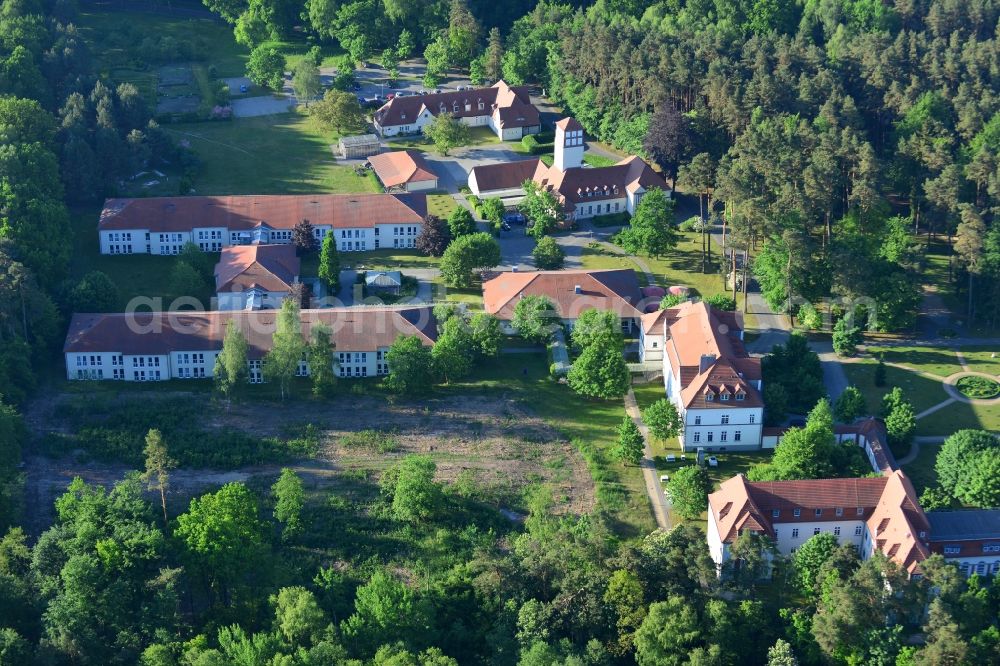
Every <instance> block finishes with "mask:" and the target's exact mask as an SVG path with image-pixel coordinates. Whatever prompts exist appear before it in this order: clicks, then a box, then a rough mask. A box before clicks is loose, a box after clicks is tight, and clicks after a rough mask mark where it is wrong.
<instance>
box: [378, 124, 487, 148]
mask: <svg viewBox="0 0 1000 666" xmlns="http://www.w3.org/2000/svg"><path fill="white" fill-rule="evenodd" d="M469 130H470V132H469V143H467V144H466V145H467V146H485V145H488V144H491V143H500V138H499V137H497V135H496V134H494V133H493V132H492V131H491V130H490V128H488V127H470V128H469ZM387 145H388V146H389V148H393V149H397V150H402V149H406V148H409V149H411V150H422V151H424V152H426V153H435V154H437V148H435V147H434V143H433V142H431V141H430V140H429V139H428V138H427V137H426V136H424V135H423V134H417V135H415V136H411V137H399V138H394V139H393V140H392V141H389V142H388V143H387Z"/></svg>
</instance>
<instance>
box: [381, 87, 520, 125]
mask: <svg viewBox="0 0 1000 666" xmlns="http://www.w3.org/2000/svg"><path fill="white" fill-rule="evenodd" d="M480 102H481V103H482V104H483V108H482V109H480V108H479V104H480ZM442 104H443V105H444V111H445V112H446V113H450V114H452V115H453V116H455V117H456V118H467V117H476V116H490V115H493V116H494V117H495V118H496V119H497V121H498V123H499V124H500V126H501V127H533V126H535V125H538V124H540V120H539V117H538V109H536V108H535V107H534V105H533V104H532V103H531V99H530V97H529V95H528V88H527V86H514V87H511V86H508V85H507V84H506V83H505V82H503V81H497V82H496V83H495V84H493V85H492V86H490V87H489V88H474V89H472V90H457V91H448V92H442V93H429V94H427V95H407V96H406V97H393V98H392V99H390V100H389V101H388V102H386V103H385V104H383V105H382V107H381V108H379V109H378V111H376V112H375V115H374V119H375V122H376V123H377V124H378V125H379V126H380V127H391V126H395V125H408V124H412V123H413V122H414V121H415V120H416V119H417V117H418V116H419V115H420V114H421V113H423V112H424V111H425V110H426V111H429V112H430V113H431V115H434V116H436V115H437V114H438V113H440V112H441V105H442ZM456 104H457V106H456Z"/></svg>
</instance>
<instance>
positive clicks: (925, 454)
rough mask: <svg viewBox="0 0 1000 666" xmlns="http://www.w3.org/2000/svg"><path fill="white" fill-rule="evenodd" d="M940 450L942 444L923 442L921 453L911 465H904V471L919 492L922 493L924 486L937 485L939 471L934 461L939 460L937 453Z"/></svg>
mask: <svg viewBox="0 0 1000 666" xmlns="http://www.w3.org/2000/svg"><path fill="white" fill-rule="evenodd" d="M940 450H941V445H940V444H921V445H920V455H918V456H917V457H916V459H914V461H913V462H911V463H910V464H909V465H903V471H904V472H905V473H906V475H907V476H908V477H910V481H912V482H913V487H914V488H916V490H917V493H918V494H919V493H922V492H923V491H924V488H927V487H928V486H936V485H937V472H935V471H934V462H935V461H936V460H937V454H938V451H940Z"/></svg>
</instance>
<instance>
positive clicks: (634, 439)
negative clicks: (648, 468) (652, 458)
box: [614, 416, 645, 465]
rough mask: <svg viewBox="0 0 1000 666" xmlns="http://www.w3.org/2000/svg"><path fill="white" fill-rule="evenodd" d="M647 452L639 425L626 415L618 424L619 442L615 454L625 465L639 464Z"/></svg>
mask: <svg viewBox="0 0 1000 666" xmlns="http://www.w3.org/2000/svg"><path fill="white" fill-rule="evenodd" d="M644 453H645V442H644V440H643V439H642V433H641V432H639V426H637V425H636V424H635V422H634V421H633V420H632V418H631V417H629V416H625V417H624V418H623V419H622V422H621V423H620V424H619V425H618V444H617V446H615V449H614V456H615V458H617V459H618V460H621V461H622V464H625V465H629V464H631V465H638V464H639V463H640V462H642V456H643V454H644Z"/></svg>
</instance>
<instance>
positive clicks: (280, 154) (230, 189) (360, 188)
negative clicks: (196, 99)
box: [164, 113, 382, 194]
mask: <svg viewBox="0 0 1000 666" xmlns="http://www.w3.org/2000/svg"><path fill="white" fill-rule="evenodd" d="M164 129H166V130H167V131H168V132H169V133H170V134H171V135H172V136H173V137H174V138H176V139H177V140H178V141H180V140H186V141H188V142H190V145H191V147H192V149H193V150H194V151H195V152H197V154H198V156H199V158H201V162H202V163H201V167H200V170H199V172H198V176H197V178H196V179H195V183H194V186H195V191H196V192H197V193H198V194H311V193H331V192H381V191H382V188H381V187H380V186H379V184H378V181H377V180H376V179H375V176H374V174H372V173H371V172H368V174H367V175H365V176H358V175H357V174H355V173H354V170H353V169H351V168H349V167H344V166H338V165H337V163H336V160H335V159H334V157H333V153H332V152H331V149H330V145H331V143H334V142H335V141H336V139H337V137H336V136H334V135H333V134H331V133H329V132H324V131H322V130H320V129H319V128H317V127H316V126H315V124H314V123H313V122H312V120H311V119H310V118H309V117H308V116H305V115H299V114H296V113H289V114H282V115H277V116H262V117H259V118H243V119H239V120H232V121H229V122H214V123H186V124H185V123H178V124H176V125H166V126H164Z"/></svg>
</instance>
